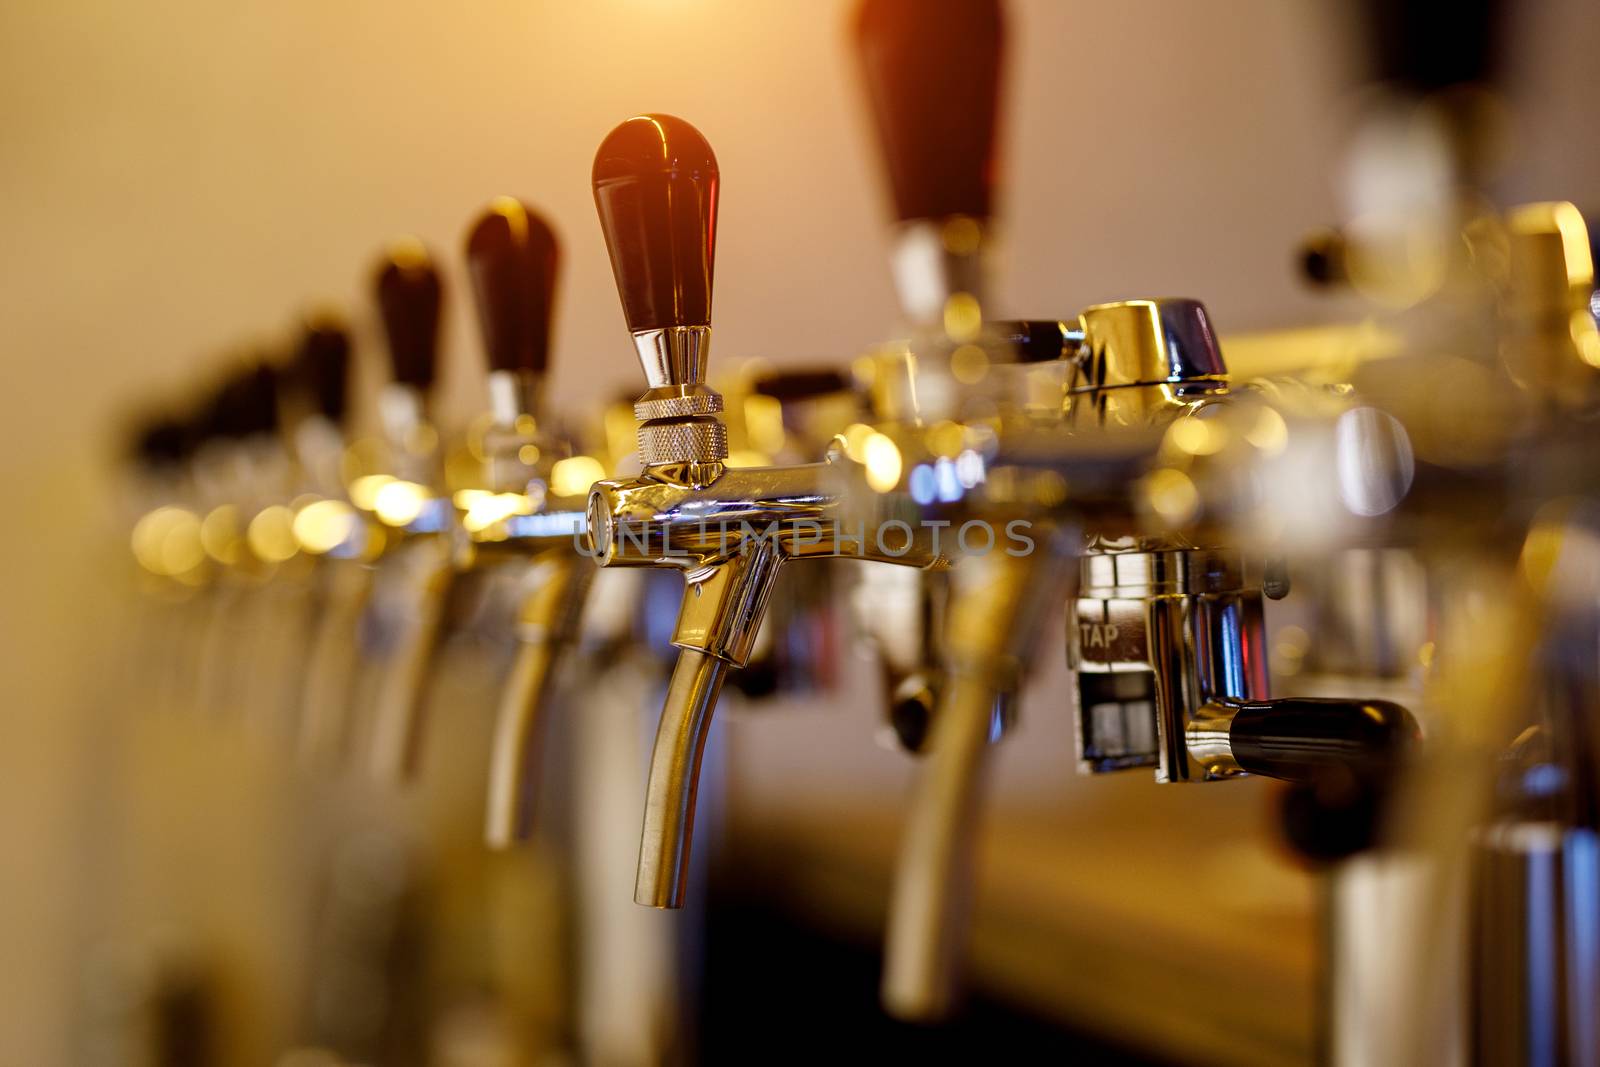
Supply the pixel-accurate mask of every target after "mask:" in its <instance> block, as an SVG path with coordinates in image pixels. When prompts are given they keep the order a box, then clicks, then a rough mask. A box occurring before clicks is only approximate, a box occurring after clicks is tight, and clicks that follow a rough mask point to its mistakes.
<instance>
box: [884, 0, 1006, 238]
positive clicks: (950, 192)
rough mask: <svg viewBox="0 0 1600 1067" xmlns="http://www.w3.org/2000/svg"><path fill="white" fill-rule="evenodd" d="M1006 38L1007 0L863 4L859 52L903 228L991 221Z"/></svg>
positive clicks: (906, 0)
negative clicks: (954, 220) (957, 219)
mask: <svg viewBox="0 0 1600 1067" xmlns="http://www.w3.org/2000/svg"><path fill="white" fill-rule="evenodd" d="M1004 37H1005V33H1004V19H1003V17H1002V15H1001V12H1000V3H999V0H863V2H862V4H861V7H860V9H859V10H858V13H857V16H856V22H855V41H856V49H857V52H858V53H859V57H860V61H861V70H862V74H863V78H864V81H865V83H866V89H867V98H868V101H869V103H870V105H871V110H872V117H873V122H874V125H875V127H876V129H877V131H878V142H879V144H880V145H881V146H882V149H883V156H884V164H885V166H886V168H887V170H888V173H889V186H890V189H891V191H892V193H893V196H894V207H895V217H896V218H897V219H899V220H900V221H902V222H909V221H912V220H915V219H936V218H943V217H945V216H949V215H970V216H973V217H975V218H987V217H988V216H989V215H990V213H991V206H992V205H991V199H992V193H993V188H994V172H995V141H996V121H997V120H996V115H997V111H998V100H999V91H1000V61H1001V53H1002V51H1003V48H1004Z"/></svg>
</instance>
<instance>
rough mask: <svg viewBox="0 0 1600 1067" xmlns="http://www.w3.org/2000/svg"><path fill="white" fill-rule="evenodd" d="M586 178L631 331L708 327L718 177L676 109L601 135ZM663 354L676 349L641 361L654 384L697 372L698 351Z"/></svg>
mask: <svg viewBox="0 0 1600 1067" xmlns="http://www.w3.org/2000/svg"><path fill="white" fill-rule="evenodd" d="M593 180H594V202H595V207H596V209H597V210H598V211H599V212H600V229H601V231H602V232H603V233H604V235H605V241H606V249H607V251H608V252H609V253H610V255H611V270H612V272H613V274H615V275H616V279H617V290H618V292H619V293H620V294H621V296H622V313H623V317H624V318H626V320H627V323H628V330H629V332H630V333H632V334H633V335H634V337H635V338H638V337H639V335H640V334H641V333H650V332H655V331H669V332H670V331H686V330H705V329H709V328H710V326H711V278H712V268H713V265H714V260H715V253H716V244H717V227H716V221H717V183H718V170H717V157H716V155H715V154H714V153H713V152H712V151H711V145H709V144H708V143H707V142H706V139H705V138H704V137H703V136H701V134H700V131H699V130H697V129H695V128H694V127H693V126H691V125H689V124H688V123H687V122H685V121H683V120H682V119H680V118H675V117H673V116H671V115H639V116H636V117H634V118H631V119H628V120H627V121H626V122H624V123H622V124H621V125H620V126H618V127H617V128H616V129H614V130H612V131H611V132H610V133H609V134H607V135H606V139H605V140H604V141H602V142H601V143H600V148H599V151H597V152H596V153H595V157H594V170H593ZM641 354H642V353H641ZM664 354H670V355H671V356H673V357H674V358H673V359H670V360H667V361H664V362H660V363H655V364H653V365H646V366H645V376H646V377H647V378H649V379H650V384H651V385H652V386H662V385H682V384H685V383H688V382H698V381H700V380H701V378H702V376H703V375H704V374H705V358H704V352H703V351H700V350H698V349H696V348H693V347H689V346H685V347H682V348H679V349H676V350H673V351H671V352H670V353H664Z"/></svg>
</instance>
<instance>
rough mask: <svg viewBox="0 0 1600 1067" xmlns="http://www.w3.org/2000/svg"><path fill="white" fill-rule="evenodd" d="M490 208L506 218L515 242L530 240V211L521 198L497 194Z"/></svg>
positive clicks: (521, 242)
mask: <svg viewBox="0 0 1600 1067" xmlns="http://www.w3.org/2000/svg"><path fill="white" fill-rule="evenodd" d="M489 210H490V211H492V212H494V213H495V214H496V215H499V216H500V217H501V218H503V219H505V220H506V225H507V227H508V228H509V229H510V230H511V240H512V241H513V242H515V243H516V244H523V243H525V242H526V241H527V240H528V211H527V209H526V208H524V207H523V206H522V202H521V201H520V200H518V199H517V198H516V197H514V196H497V197H495V198H494V200H493V202H492V203H490V205H489Z"/></svg>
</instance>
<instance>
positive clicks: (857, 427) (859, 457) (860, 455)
mask: <svg viewBox="0 0 1600 1067" xmlns="http://www.w3.org/2000/svg"><path fill="white" fill-rule="evenodd" d="M875 432H876V431H874V430H873V428H872V427H871V426H868V425H867V424H866V423H864V422H852V423H851V424H850V425H849V426H846V427H845V429H844V454H845V455H847V456H849V457H850V458H851V459H853V460H855V461H856V462H857V463H865V462H866V461H867V438H869V437H871V436H873V434H874V433H875Z"/></svg>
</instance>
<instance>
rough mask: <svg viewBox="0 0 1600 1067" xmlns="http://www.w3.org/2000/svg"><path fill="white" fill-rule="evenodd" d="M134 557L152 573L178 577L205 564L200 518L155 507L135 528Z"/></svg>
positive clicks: (175, 509) (186, 512)
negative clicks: (201, 542)
mask: <svg viewBox="0 0 1600 1067" xmlns="http://www.w3.org/2000/svg"><path fill="white" fill-rule="evenodd" d="M132 543H133V554H134V558H136V559H137V560H138V561H139V563H140V565H141V566H143V567H144V569H145V570H147V571H149V572H150V573H152V574H161V575H168V576H172V577H176V576H179V575H183V574H186V573H188V572H189V571H192V570H194V569H195V568H196V567H198V566H200V564H201V563H203V562H205V558H206V557H205V549H204V548H203V547H202V546H201V544H200V518H199V516H197V515H195V514H194V513H193V512H191V511H186V510H184V509H183V508H174V507H164V508H156V509H155V510H154V511H152V512H150V513H149V514H148V515H146V516H144V517H143V518H142V519H140V520H139V521H138V522H137V523H136V524H135V525H134V527H133V537H132Z"/></svg>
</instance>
